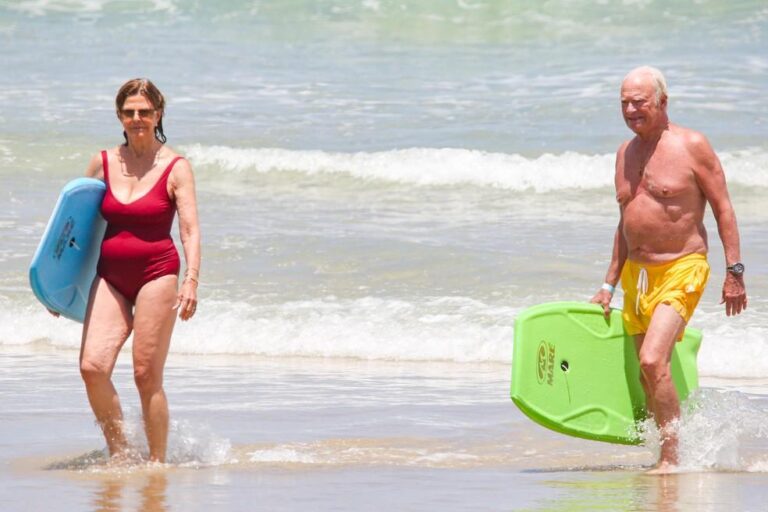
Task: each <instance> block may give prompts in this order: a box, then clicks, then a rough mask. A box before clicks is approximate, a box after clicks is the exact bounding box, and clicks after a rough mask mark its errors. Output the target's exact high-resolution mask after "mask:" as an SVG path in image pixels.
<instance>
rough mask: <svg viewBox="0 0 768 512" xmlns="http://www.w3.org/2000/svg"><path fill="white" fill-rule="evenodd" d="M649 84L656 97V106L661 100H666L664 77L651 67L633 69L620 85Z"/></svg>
mask: <svg viewBox="0 0 768 512" xmlns="http://www.w3.org/2000/svg"><path fill="white" fill-rule="evenodd" d="M649 82H650V83H651V85H652V86H653V90H654V93H655V96H656V104H657V105H658V104H659V103H660V102H661V100H662V98H667V81H666V79H665V78H664V75H663V74H662V72H661V71H659V70H658V69H656V68H654V67H651V66H640V67H639V68H635V69H633V70H632V71H630V72H629V73H627V76H625V77H624V80H622V82H621V83H622V85H623V84H627V83H635V84H638V85H639V84H641V83H649Z"/></svg>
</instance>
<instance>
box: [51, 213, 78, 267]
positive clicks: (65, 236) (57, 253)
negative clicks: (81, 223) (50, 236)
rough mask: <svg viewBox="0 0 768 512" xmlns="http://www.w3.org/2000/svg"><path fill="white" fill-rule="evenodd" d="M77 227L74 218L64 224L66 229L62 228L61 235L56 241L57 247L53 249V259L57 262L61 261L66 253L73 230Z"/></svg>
mask: <svg viewBox="0 0 768 512" xmlns="http://www.w3.org/2000/svg"><path fill="white" fill-rule="evenodd" d="M74 227H75V219H73V218H72V217H68V218H67V222H65V223H64V227H63V228H61V234H60V235H59V238H57V239H56V247H54V249H53V258H54V259H56V260H59V259H61V254H62V253H63V252H64V247H66V245H67V242H69V235H70V234H71V233H72V229H73V228H74Z"/></svg>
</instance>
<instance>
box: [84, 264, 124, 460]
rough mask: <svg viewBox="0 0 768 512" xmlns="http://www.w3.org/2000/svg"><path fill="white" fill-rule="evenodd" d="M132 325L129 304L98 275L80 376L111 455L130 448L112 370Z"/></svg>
mask: <svg viewBox="0 0 768 512" xmlns="http://www.w3.org/2000/svg"><path fill="white" fill-rule="evenodd" d="M131 326H132V315H131V304H130V302H128V300H127V299H126V298H125V297H123V296H122V295H121V294H120V293H119V292H118V291H117V290H115V289H114V288H113V287H112V286H111V285H110V284H109V283H107V282H106V281H104V280H103V279H102V278H100V277H98V276H97V277H96V279H95V280H94V282H93V285H92V286H91V294H90V297H89V300H88V309H87V313H86V317H85V322H84V324H83V337H82V343H81V346H80V375H81V376H82V378H83V382H84V383H85V389H86V392H87V393H88V401H89V402H90V404H91V409H93V413H94V415H95V416H96V421H98V422H99V425H101V429H102V431H103V432H104V437H105V439H106V441H107V447H108V448H109V454H110V455H111V456H115V455H121V454H122V453H124V452H125V450H126V448H127V442H126V440H125V435H124V434H123V429H122V421H123V413H122V410H121V409H120V399H119V398H118V396H117V391H116V390H115V387H114V386H113V385H112V370H113V369H114V367H115V362H116V361H117V355H118V354H119V353H120V349H121V348H122V347H123V344H125V340H126V339H128V335H129V334H130V332H131Z"/></svg>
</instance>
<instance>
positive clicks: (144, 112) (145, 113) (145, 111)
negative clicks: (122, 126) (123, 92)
mask: <svg viewBox="0 0 768 512" xmlns="http://www.w3.org/2000/svg"><path fill="white" fill-rule="evenodd" d="M154 113H155V109H154V108H140V109H133V108H124V109H122V110H121V111H120V117H122V118H123V119H133V118H134V117H136V114H139V117H140V118H142V119H147V118H149V117H152V115H153V114H154Z"/></svg>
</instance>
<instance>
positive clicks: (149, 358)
mask: <svg viewBox="0 0 768 512" xmlns="http://www.w3.org/2000/svg"><path fill="white" fill-rule="evenodd" d="M177 283H178V279H177V278H176V276H163V277H161V278H159V279H156V280H154V281H150V282H149V283H147V284H145V285H144V286H143V287H142V289H141V291H139V295H138V297H137V298H136V310H135V312H134V320H133V375H134V380H135V381H136V387H137V388H138V390H139V395H140V397H141V409H142V412H143V414H144V429H145V430H146V434H147V442H148V443H149V459H150V460H152V461H156V462H165V452H166V447H167V444H168V401H167V400H166V397H165V391H163V369H164V367H165V360H166V357H167V355H168V347H169V346H170V342H171V333H172V332H173V326H174V323H175V321H176V313H177V312H176V310H174V309H173V306H174V304H175V303H176V295H177V286H178V284H177Z"/></svg>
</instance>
